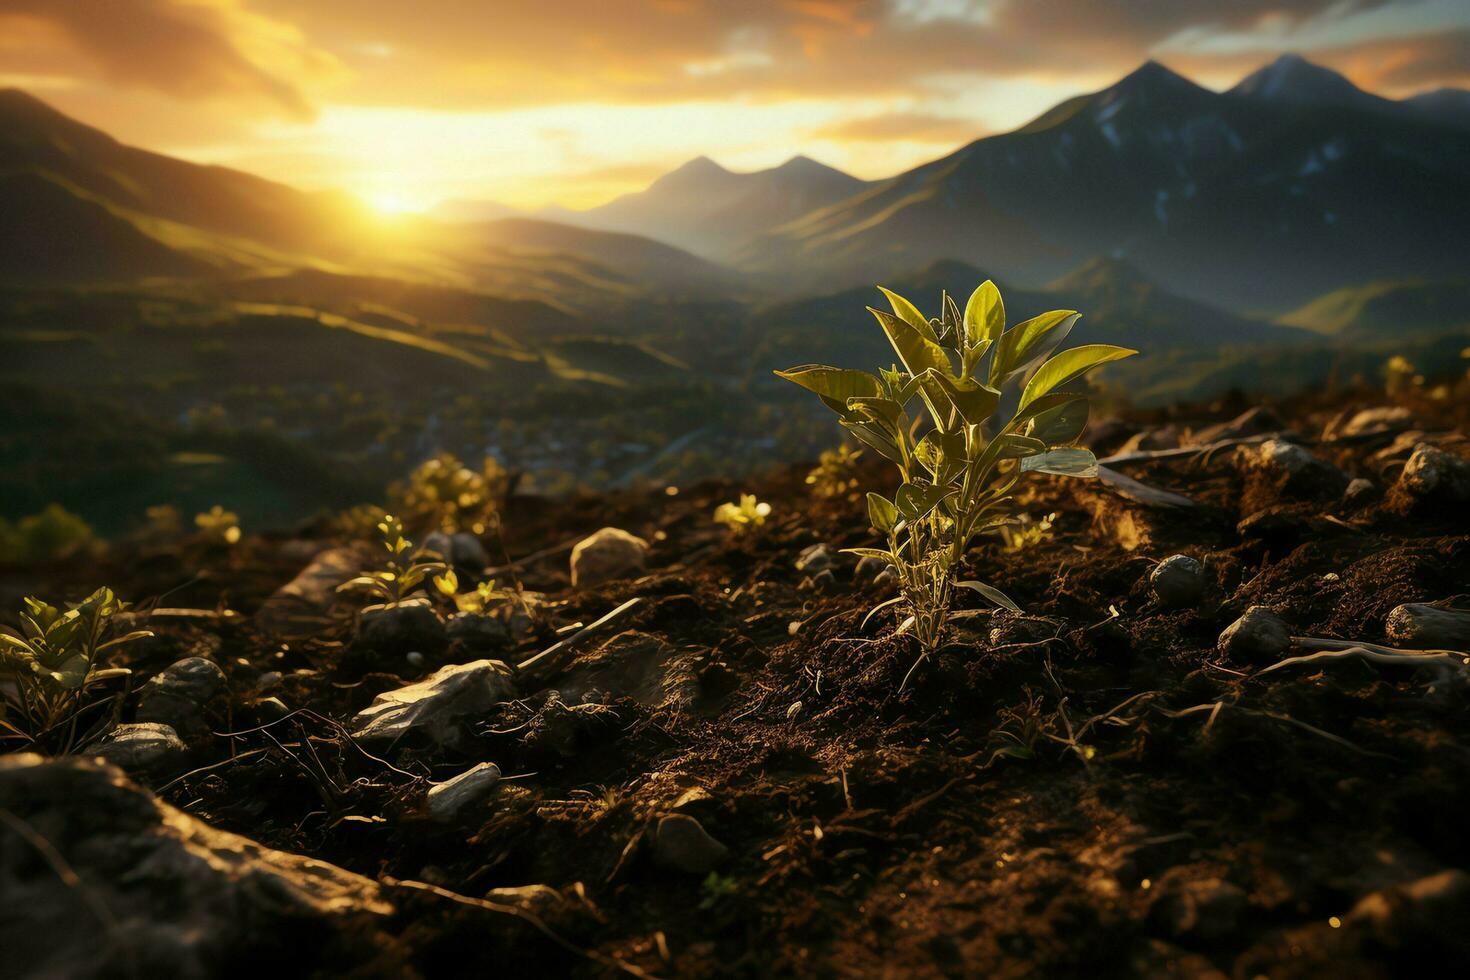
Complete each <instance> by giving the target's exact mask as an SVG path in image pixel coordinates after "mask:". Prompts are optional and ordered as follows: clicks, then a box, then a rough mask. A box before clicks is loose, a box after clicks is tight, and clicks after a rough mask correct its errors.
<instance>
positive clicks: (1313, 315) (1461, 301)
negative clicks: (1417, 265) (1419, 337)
mask: <svg viewBox="0 0 1470 980" xmlns="http://www.w3.org/2000/svg"><path fill="white" fill-rule="evenodd" d="M1280 322H1281V323H1283V324H1286V325H1288V326H1294V327H1300V328H1302V329H1304V330H1311V331H1313V332H1315V333H1318V334H1325V335H1328V336H1334V337H1339V338H1344V339H1354V338H1356V339H1371V338H1380V337H1393V336H1408V335H1413V334H1423V333H1437V332H1446V331H1455V330H1459V331H1465V332H1466V333H1467V334H1470V279H1464V278H1459V279H1447V280H1440V281H1435V282H1426V281H1424V280H1420V279H1400V280H1387V281H1378V282H1370V283H1365V284H1363V285H1361V286H1348V287H1345V288H1343V289H1338V290H1334V291H1333V292H1330V293H1327V294H1326V295H1323V296H1319V297H1317V298H1316V299H1314V300H1312V301H1311V302H1310V303H1307V304H1305V305H1303V306H1302V307H1300V308H1299V309H1296V310H1293V311H1291V312H1290V313H1288V314H1286V315H1285V316H1283V317H1281V319H1280Z"/></svg>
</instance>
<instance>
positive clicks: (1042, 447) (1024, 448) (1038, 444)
mask: <svg viewBox="0 0 1470 980" xmlns="http://www.w3.org/2000/svg"><path fill="white" fill-rule="evenodd" d="M991 445H993V446H995V447H996V451H995V458H996V459H1023V458H1025V457H1027V456H1034V455H1036V454H1037V453H1041V452H1045V451H1046V443H1044V442H1042V441H1041V440H1040V439H1033V438H1031V437H1030V436H1023V435H1018V434H1017V433H1014V432H1007V433H1006V434H1005V435H1003V436H999V437H997V438H996V440H995V442H994V443H992V444H991Z"/></svg>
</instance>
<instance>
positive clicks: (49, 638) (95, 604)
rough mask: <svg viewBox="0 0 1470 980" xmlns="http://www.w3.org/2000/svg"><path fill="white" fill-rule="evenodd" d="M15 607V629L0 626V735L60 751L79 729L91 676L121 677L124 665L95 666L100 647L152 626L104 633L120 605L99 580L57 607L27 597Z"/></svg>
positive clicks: (95, 681)
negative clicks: (0, 681)
mask: <svg viewBox="0 0 1470 980" xmlns="http://www.w3.org/2000/svg"><path fill="white" fill-rule="evenodd" d="M24 601H25V611H24V612H22V613H21V614H20V621H21V625H22V631H21V633H20V634H12V633H7V632H3V631H0V668H3V669H4V670H5V671H6V672H8V673H9V675H10V680H11V683H10V684H9V685H8V686H6V687H5V688H4V689H3V694H4V697H3V700H0V738H4V739H6V740H18V741H21V742H23V743H25V744H26V745H27V746H33V747H37V748H44V749H49V750H51V751H55V752H58V753H66V752H69V751H71V749H72V748H73V747H74V746H75V745H76V743H77V738H78V734H79V733H80V732H81V731H82V729H81V725H80V719H81V717H82V715H83V714H84V713H85V712H86V711H87V709H88V708H89V707H91V706H92V705H91V703H88V702H87V698H86V695H87V694H88V692H89V691H90V690H91V689H92V688H93V687H95V686H96V685H98V684H101V683H102V682H104V681H107V680H110V679H112V678H115V677H126V676H128V674H129V673H130V671H128V670H127V669H126V668H123V667H114V668H106V667H103V666H102V660H103V656H102V655H103V654H104V653H105V652H106V651H108V650H111V649H113V648H114V647H117V646H120V645H122V644H124V643H128V642H130V641H132V640H137V639H142V638H143V637H145V636H152V635H153V634H152V633H151V632H149V631H147V630H136V631H134V632H131V633H127V634H125V635H123V636H118V637H114V638H112V639H105V637H106V636H107V634H108V632H109V631H110V630H111V628H112V620H113V617H115V616H116V615H117V614H118V613H120V612H122V611H123V610H124V609H126V608H127V607H126V605H124V604H123V603H122V602H119V601H118V599H117V597H116V596H114V595H113V594H112V590H111V589H107V588H102V589H98V590H97V591H96V592H94V593H92V594H91V595H90V596H88V597H87V598H86V599H85V600H83V601H82V602H79V603H76V604H75V605H72V606H70V607H68V608H67V610H66V612H62V611H61V610H59V609H57V608H56V607H55V606H51V605H47V604H46V603H44V602H42V601H41V600H39V599H37V598H34V597H27V598H26V599H25V600H24Z"/></svg>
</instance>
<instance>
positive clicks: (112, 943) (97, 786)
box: [0, 754, 393, 978]
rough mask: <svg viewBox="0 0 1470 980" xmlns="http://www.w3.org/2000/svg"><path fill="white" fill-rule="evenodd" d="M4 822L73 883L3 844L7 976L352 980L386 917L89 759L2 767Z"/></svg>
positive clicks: (344, 874)
mask: <svg viewBox="0 0 1470 980" xmlns="http://www.w3.org/2000/svg"><path fill="white" fill-rule="evenodd" d="M0 809H3V810H4V811H5V812H7V813H9V814H12V815H13V816H14V818H15V820H16V821H18V822H19V824H20V825H22V826H25V827H27V828H28V829H29V832H31V833H33V834H34V835H35V837H36V838H37V839H40V840H44V841H45V842H46V845H47V847H48V848H54V849H55V851H56V853H59V854H61V855H63V856H64V858H65V860H66V863H67V865H68V866H69V868H68V871H69V872H74V873H75V874H76V875H77V877H78V878H79V879H80V883H78V882H76V881H70V880H67V879H66V878H64V877H63V876H61V875H58V874H57V873H56V871H55V869H54V868H53V867H52V866H51V865H50V864H49V863H48V862H46V861H44V860H41V859H40V858H39V857H38V856H37V854H36V852H35V850H34V848H33V846H32V845H31V844H30V843H28V842H27V841H26V840H25V839H24V838H22V837H21V836H20V835H18V834H14V833H10V832H0V895H3V896H4V899H3V901H0V905H3V906H4V910H5V911H4V914H3V915H0V949H4V950H5V954H4V961H5V966H4V969H3V971H0V972H4V973H5V974H6V975H7V976H15V977H99V978H100V977H110V976H117V975H119V974H120V973H121V974H126V975H129V976H138V977H181V978H204V977H212V976H224V975H228V974H234V973H237V972H240V971H241V970H242V968H243V967H245V966H247V965H250V964H259V963H275V964H279V963H290V964H291V969H292V971H293V972H294V971H297V970H299V971H301V972H304V973H312V974H315V973H320V972H336V971H340V970H347V971H349V972H352V971H353V969H354V968H355V967H358V966H360V965H361V963H362V962H365V961H367V960H368V959H370V958H371V957H372V956H374V955H375V950H374V947H375V946H376V945H377V939H378V938H379V937H378V936H377V935H376V934H375V932H374V930H375V928H376V927H377V925H378V923H379V922H381V921H382V920H383V919H384V918H385V917H386V916H388V915H389V914H391V913H392V911H393V908H392V906H391V905H390V904H389V903H388V902H387V901H386V900H385V899H384V897H383V894H382V891H381V889H380V888H379V886H378V884H377V883H376V882H374V881H371V880H369V879H367V878H363V877H361V876H359V875H355V874H352V873H350V872H348V871H344V870H343V869H341V868H338V867H336V866H334V865H331V864H328V863H326V862H324V861H318V860H315V859H312V858H307V857H301V856H297V855H293V854H286V853H283V852H281V851H275V850H272V849H270V848H268V847H263V846H261V845H260V844H258V843H256V842H255V841H252V840H249V839H247V838H244V837H240V836H238V835H236V834H231V833H226V832H224V831H220V830H215V829H214V828H212V827H210V826H209V825H207V824H205V823H202V822H201V821H199V820H196V819H195V818H194V817H191V816H190V815H189V814H187V813H183V812H181V811H179V810H176V809H175V808H173V807H171V806H169V805H168V804H166V803H163V802H161V801H159V800H158V799H157V798H155V797H154V796H153V795H152V794H151V793H149V792H147V791H146V790H143V789H140V788H139V787H138V786H137V785H135V784H134V783H133V782H132V781H130V780H129V779H128V778H127V777H126V776H125V775H124V774H123V773H122V772H121V771H120V770H119V769H117V768H116V767H114V766H111V765H107V764H104V763H102V762H98V761H96V760H93V759H84V758H68V759H56V760H46V759H43V758H41V757H40V756H38V755H34V754H19V755H11V756H6V757H3V758H0ZM99 909H105V910H107V911H106V914H107V917H108V922H107V925H106V928H104V927H103V925H102V924H101V923H98V922H97V920H96V919H95V918H94V916H95V915H96V914H97V910H99ZM66 923H71V924H72V926H74V927H76V928H82V927H83V924H84V923H85V924H86V926H85V928H86V929H89V930H92V931H91V932H88V933H87V935H88V936H89V937H90V938H88V939H86V940H78V941H71V940H70V939H68V938H67V936H69V935H71V933H70V932H67V933H66V935H63V934H62V933H60V932H58V930H59V929H63V928H64V924H66ZM303 929H304V930H306V932H305V933H303V932H302V930H303ZM97 930H101V931H97ZM302 935H310V936H312V937H313V938H314V940H315V941H314V942H312V943H305V944H303V943H301V941H300V937H301V936H302ZM349 937H350V939H351V942H349V941H347V940H348V939H349ZM328 949H330V950H331V951H332V959H331V961H330V962H324V960H325V957H324V956H322V955H319V953H318V951H319V950H328Z"/></svg>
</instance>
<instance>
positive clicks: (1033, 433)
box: [1026, 396, 1089, 446]
mask: <svg viewBox="0 0 1470 980" xmlns="http://www.w3.org/2000/svg"><path fill="white" fill-rule="evenodd" d="M1033 404H1034V403H1033ZM1088 411H1089V409H1088V405H1087V399H1086V398H1083V397H1081V396H1078V397H1076V398H1071V399H1068V400H1067V401H1064V402H1062V403H1061V404H1060V405H1057V406H1055V407H1054V408H1048V409H1046V410H1044V411H1041V412H1038V413H1037V414H1036V415H1035V416H1033V417H1032V419H1031V421H1030V422H1028V423H1027V425H1026V434H1027V435H1028V436H1030V437H1031V438H1033V439H1040V440H1041V441H1042V442H1044V443H1046V444H1047V445H1048V446H1063V445H1066V444H1067V443H1069V442H1074V441H1076V439H1077V438H1078V437H1079V436H1081V435H1082V432H1083V430H1085V429H1086V428H1087V415H1088Z"/></svg>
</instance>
